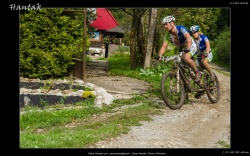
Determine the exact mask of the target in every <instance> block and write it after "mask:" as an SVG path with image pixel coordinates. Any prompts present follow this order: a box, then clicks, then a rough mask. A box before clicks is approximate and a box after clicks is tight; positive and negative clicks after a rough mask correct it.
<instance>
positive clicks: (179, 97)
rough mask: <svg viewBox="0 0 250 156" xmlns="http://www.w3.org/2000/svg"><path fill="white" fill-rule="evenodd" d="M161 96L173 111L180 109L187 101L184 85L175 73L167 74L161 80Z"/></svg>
mask: <svg viewBox="0 0 250 156" xmlns="http://www.w3.org/2000/svg"><path fill="white" fill-rule="evenodd" d="M160 87H161V95H162V98H163V101H164V102H165V104H166V105H167V106H168V107H169V108H171V109H180V108H181V107H182V105H183V104H184V100H185V88H184V83H183V81H182V80H181V78H179V83H177V76H176V73H174V72H168V73H165V74H164V75H163V77H162V80H161V86H160Z"/></svg>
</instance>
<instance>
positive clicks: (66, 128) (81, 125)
mask: <svg viewBox="0 0 250 156" xmlns="http://www.w3.org/2000/svg"><path fill="white" fill-rule="evenodd" d="M77 106H82V107H70V108H69V109H66V108H65V107H59V108H61V109H51V108H52V107H49V106H47V108H46V109H39V108H35V107H34V108H31V107H30V108H25V109H23V110H22V111H26V113H23V114H22V115H21V116H20V147H21V148H81V147H87V146H90V145H92V144H94V143H96V142H98V141H99V140H103V139H107V138H111V137H117V136H119V135H121V134H127V133H128V132H129V129H130V126H139V125H140V121H150V120H151V118H150V115H155V114H159V113H161V111H160V109H159V108H161V106H160V105H159V104H157V103H154V102H149V101H148V100H147V99H146V98H145V97H142V96H135V97H134V98H132V99H127V100H118V101H115V102H114V104H112V105H111V106H104V107H103V108H102V109H100V108H97V107H94V103H93V102H90V103H88V104H87V103H78V104H77ZM122 106H127V107H129V106H133V107H129V108H127V109H121V107H122ZM53 107H55V106H53Z"/></svg>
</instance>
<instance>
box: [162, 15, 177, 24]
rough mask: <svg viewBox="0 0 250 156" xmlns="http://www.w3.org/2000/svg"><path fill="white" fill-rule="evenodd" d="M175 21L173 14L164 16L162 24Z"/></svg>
mask: <svg viewBox="0 0 250 156" xmlns="http://www.w3.org/2000/svg"><path fill="white" fill-rule="evenodd" d="M171 21H175V18H174V17H173V16H166V17H164V18H163V20H162V24H166V23H168V22H171Z"/></svg>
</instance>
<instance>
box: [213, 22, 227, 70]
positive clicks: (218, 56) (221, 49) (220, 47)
mask: <svg viewBox="0 0 250 156" xmlns="http://www.w3.org/2000/svg"><path fill="white" fill-rule="evenodd" d="M230 42H231V40H230V28H229V27H226V28H224V30H223V31H222V32H221V33H220V34H219V35H218V37H217V38H216V40H215V41H214V50H213V51H214V52H213V53H214V54H215V55H214V59H215V60H216V61H219V62H220V63H223V64H226V65H230Z"/></svg>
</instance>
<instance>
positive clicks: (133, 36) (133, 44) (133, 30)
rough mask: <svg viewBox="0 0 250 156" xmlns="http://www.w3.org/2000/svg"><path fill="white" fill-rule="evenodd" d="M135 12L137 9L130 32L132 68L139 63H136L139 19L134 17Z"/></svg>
mask: <svg viewBox="0 0 250 156" xmlns="http://www.w3.org/2000/svg"><path fill="white" fill-rule="evenodd" d="M134 14H136V11H135V10H133V19H132V26H131V32H130V62H131V65H130V68H131V69H135V68H136V66H137V64H136V40H137V39H136V37H137V35H136V32H137V30H136V24H137V22H136V21H137V20H136V18H135V17H134Z"/></svg>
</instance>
